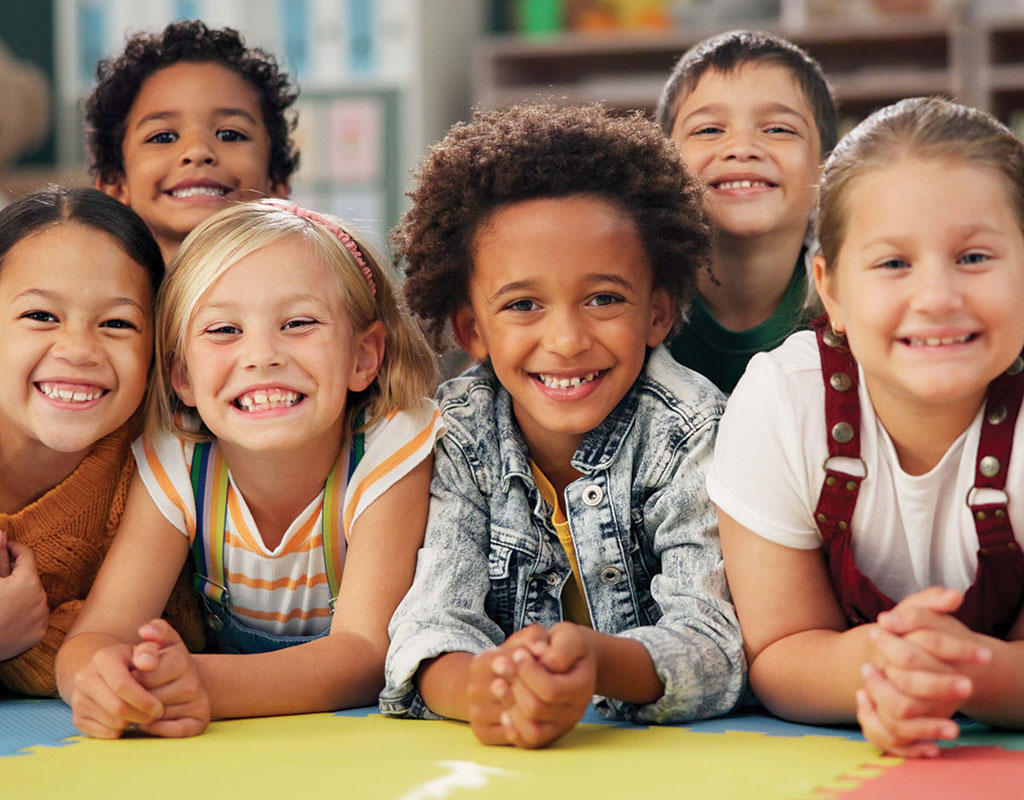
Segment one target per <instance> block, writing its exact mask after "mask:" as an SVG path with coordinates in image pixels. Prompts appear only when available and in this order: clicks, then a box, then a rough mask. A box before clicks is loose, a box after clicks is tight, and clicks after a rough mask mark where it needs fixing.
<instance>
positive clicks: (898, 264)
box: [878, 258, 910, 269]
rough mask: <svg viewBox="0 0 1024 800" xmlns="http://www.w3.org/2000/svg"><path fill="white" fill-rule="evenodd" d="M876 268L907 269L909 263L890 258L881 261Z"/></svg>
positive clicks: (900, 259)
mask: <svg viewBox="0 0 1024 800" xmlns="http://www.w3.org/2000/svg"><path fill="white" fill-rule="evenodd" d="M878 266H880V267H881V268H882V269H907V268H908V267H909V266H910V262H909V261H907V260H906V259H903V258H890V259H886V260H885V261H882V262H881V263H880V264H879V265H878Z"/></svg>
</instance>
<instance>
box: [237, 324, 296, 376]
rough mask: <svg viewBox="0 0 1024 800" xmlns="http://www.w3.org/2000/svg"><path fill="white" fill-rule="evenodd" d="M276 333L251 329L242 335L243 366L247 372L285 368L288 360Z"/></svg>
mask: <svg viewBox="0 0 1024 800" xmlns="http://www.w3.org/2000/svg"><path fill="white" fill-rule="evenodd" d="M275 333H276V331H253V330H251V329H250V330H247V331H246V332H245V333H244V334H243V335H242V336H243V338H242V343H243V345H242V354H241V364H242V367H243V368H244V369H245V370H247V371H250V372H258V371H260V370H266V369H274V368H276V367H281V366H284V363H285V361H286V360H287V359H286V358H285V353H284V350H283V349H282V348H281V346H280V342H279V340H278V337H277V336H276V335H275Z"/></svg>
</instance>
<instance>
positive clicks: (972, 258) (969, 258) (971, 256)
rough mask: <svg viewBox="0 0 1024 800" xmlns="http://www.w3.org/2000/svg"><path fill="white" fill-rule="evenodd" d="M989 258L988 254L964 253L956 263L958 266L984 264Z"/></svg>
mask: <svg viewBox="0 0 1024 800" xmlns="http://www.w3.org/2000/svg"><path fill="white" fill-rule="evenodd" d="M990 258H991V256H990V255H989V254H988V253H964V254H963V255H962V256H960V258H958V259H957V262H958V263H960V264H984V263H985V262H986V261H988V260H989V259H990Z"/></svg>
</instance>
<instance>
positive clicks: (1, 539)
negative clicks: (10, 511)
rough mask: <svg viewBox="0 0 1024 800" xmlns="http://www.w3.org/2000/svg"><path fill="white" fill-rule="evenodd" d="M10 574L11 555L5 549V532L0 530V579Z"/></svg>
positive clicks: (2, 529)
mask: <svg viewBox="0 0 1024 800" xmlns="http://www.w3.org/2000/svg"><path fill="white" fill-rule="evenodd" d="M10 574H11V554H10V551H8V549H7V531H6V530H5V529H4V528H0V578H6V577H7V576H8V575H10Z"/></svg>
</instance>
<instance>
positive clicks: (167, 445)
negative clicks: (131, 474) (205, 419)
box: [132, 432, 196, 542]
mask: <svg viewBox="0 0 1024 800" xmlns="http://www.w3.org/2000/svg"><path fill="white" fill-rule="evenodd" d="M192 449H193V445H192V443H191V442H186V441H183V440H181V439H179V438H178V437H177V436H174V435H172V434H169V433H163V432H160V433H155V434H149V433H145V434H143V435H142V436H140V437H139V438H138V439H136V440H135V441H134V442H132V454H133V455H134V456H135V463H136V465H137V466H138V470H139V477H140V478H142V482H143V484H145V486H146V489H147V490H148V491H149V496H150V497H151V498H152V499H153V502H154V503H156V507H157V508H159V509H160V513H161V514H163V515H164V517H165V518H166V519H167V521H168V522H170V523H171V524H172V525H173V526H174V527H175V528H177V529H178V530H179V531H181V532H182V533H183V534H184V535H185V536H187V537H188V540H189V542H191V541H192V539H193V537H195V534H196V501H195V497H193V496H192V482H191V480H190V479H189V474H188V468H189V461H190V460H191V457H192Z"/></svg>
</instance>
